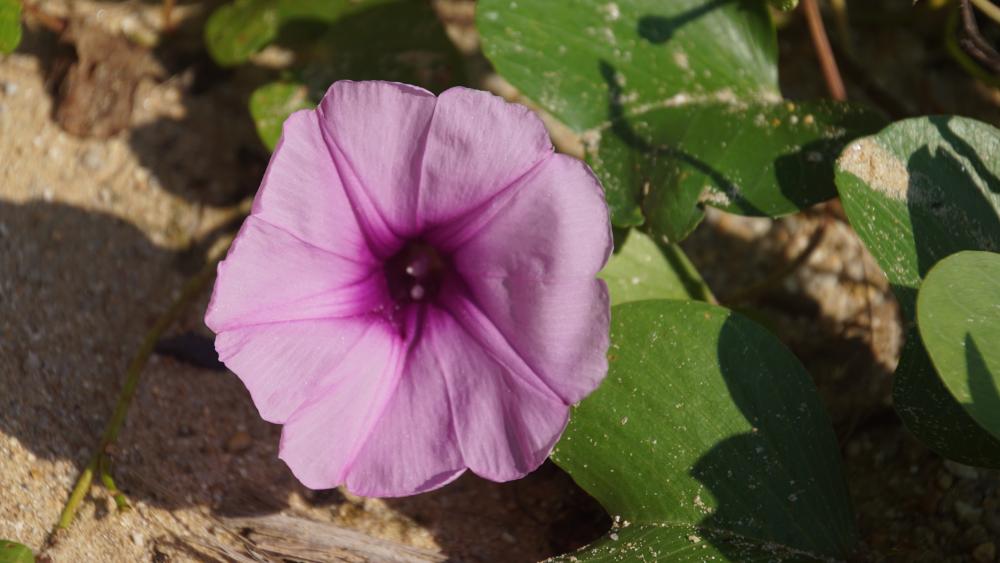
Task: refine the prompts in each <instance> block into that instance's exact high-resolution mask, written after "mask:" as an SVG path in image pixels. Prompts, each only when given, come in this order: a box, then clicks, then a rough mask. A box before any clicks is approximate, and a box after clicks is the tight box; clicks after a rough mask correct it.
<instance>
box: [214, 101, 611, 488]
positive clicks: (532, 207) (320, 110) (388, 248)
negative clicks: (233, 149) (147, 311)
mask: <svg viewBox="0 0 1000 563" xmlns="http://www.w3.org/2000/svg"><path fill="white" fill-rule="evenodd" d="M610 250H611V232H610V225H609V220H608V210H607V206H606V204H605V201H604V195H603V190H602V188H601V186H600V184H599V182H598V181H597V179H596V178H595V177H594V175H593V174H592V173H591V171H590V170H589V169H588V168H587V166H586V165H585V164H583V163H582V162H580V161H579V160H576V159H574V158H571V157H568V156H564V155H561V154H556V153H554V152H553V149H552V146H551V144H550V142H549V137H548V135H547V133H546V131H545V128H544V127H543V125H542V123H541V121H540V120H539V119H538V118H537V117H536V116H535V115H534V114H533V113H532V112H531V111H529V110H528V109H526V108H524V107H522V106H519V105H514V104H509V103H507V102H505V101H503V100H502V99H500V98H498V97H496V96H493V95H491V94H488V93H485V92H479V91H475V90H469V89H465V88H453V89H451V90H448V91H446V92H444V93H443V94H441V95H440V97H435V96H434V95H432V94H431V93H429V92H427V91H425V90H422V89H420V88H416V87H413V86H408V85H404V84H396V83H388V82H337V83H335V84H334V85H333V86H332V87H331V88H330V90H329V91H328V92H327V93H326V96H325V97H324V98H323V101H322V102H320V104H319V107H317V108H316V110H314V111H313V110H309V111H300V112H297V113H295V114H293V115H292V116H291V117H289V118H288V121H286V122H285V126H284V133H283V135H282V138H281V141H280V142H279V143H278V146H277V148H276V149H275V151H274V155H273V156H272V158H271V163H270V164H269V166H268V169H267V172H266V174H265V175H264V179H263V181H262V183H261V186H260V190H259V191H258V193H257V198H256V200H255V202H254V205H253V211H252V213H251V215H250V217H249V218H248V219H247V220H246V222H245V223H244V224H243V227H242V228H241V230H240V232H239V235H238V236H237V237H236V240H235V241H234V242H233V246H232V248H231V249H230V251H229V254H228V256H227V257H226V259H225V261H223V262H222V263H221V264H220V265H219V272H218V279H217V281H216V284H215V290H214V293H213V295H212V300H211V303H210V304H209V307H208V312H207V314H206V317H205V322H206V324H208V326H209V327H210V328H211V329H212V330H213V331H215V333H216V334H217V337H216V349H217V350H218V352H219V357H220V358H221V359H222V361H223V362H225V364H226V365H227V366H228V367H229V368H230V369H232V371H233V372H235V373H236V374H237V375H238V376H239V378H240V379H241V380H242V381H243V383H244V384H245V385H246V387H247V389H249V391H250V394H251V396H252V397H253V401H254V404H255V405H256V406H257V408H258V409H259V410H260V414H261V416H262V417H263V418H264V419H266V420H268V421H271V422H274V423H278V424H282V425H284V427H283V429H282V435H281V445H280V457H281V459H283V460H284V461H285V462H286V463H287V464H288V466H289V467H290V468H291V469H292V472H293V473H294V474H295V475H296V477H297V478H298V479H299V480H300V481H301V482H302V483H303V484H305V485H306V486H308V487H311V488H330V487H335V486H339V485H346V487H347V488H348V489H349V490H350V491H352V492H353V493H356V494H359V495H365V496H401V495H409V494H414V493H419V492H423V491H428V490H431V489H434V488H437V487H440V486H442V485H444V484H446V483H448V482H450V481H452V480H454V479H455V478H457V477H458V476H459V475H461V474H462V473H463V472H464V471H465V470H466V469H471V470H472V471H474V472H475V473H476V474H478V475H480V476H482V477H485V478H488V479H492V480H494V481H507V480H511V479H516V478H519V477H522V476H524V475H525V474H527V473H528V472H530V471H532V470H534V469H535V468H537V467H538V466H539V465H540V464H541V463H542V462H543V461H544V460H545V458H546V457H547V456H548V455H549V453H550V452H551V450H552V448H553V446H554V445H555V443H556V440H558V438H559V436H560V434H561V433H562V431H563V429H564V428H565V427H566V423H567V420H568V417H569V405H571V404H573V403H575V402H577V401H579V400H580V399H582V398H583V397H585V396H586V395H587V394H588V393H590V392H591V391H593V390H594V389H595V388H596V387H597V386H598V384H600V382H601V380H602V379H603V377H604V375H605V373H606V371H607V359H606V352H607V348H608V328H609V327H608V323H609V307H608V295H607V289H606V287H605V285H604V283H603V282H601V281H599V280H597V279H596V278H595V275H596V274H597V272H598V271H599V270H600V269H601V268H602V267H603V266H604V263H605V262H606V261H607V259H608V255H609V253H610Z"/></svg>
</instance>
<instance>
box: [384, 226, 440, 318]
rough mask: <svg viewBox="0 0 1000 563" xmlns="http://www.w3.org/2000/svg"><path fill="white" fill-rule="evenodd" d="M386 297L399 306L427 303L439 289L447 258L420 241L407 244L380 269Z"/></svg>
mask: <svg viewBox="0 0 1000 563" xmlns="http://www.w3.org/2000/svg"><path fill="white" fill-rule="evenodd" d="M383 269H384V271H385V280H386V283H387V284H388V286H389V295H390V296H391V297H392V298H393V299H394V300H395V301H396V303H399V304H407V303H422V302H427V301H430V300H432V299H434V297H435V296H436V295H437V293H438V291H440V289H441V284H442V282H443V281H444V277H445V274H446V273H447V271H448V260H447V257H446V256H444V255H442V254H441V253H440V252H438V251H437V249H435V248H434V247H433V246H431V245H429V244H427V243H426V242H424V241H421V240H415V241H410V242H407V243H406V244H405V245H404V246H403V248H401V249H400V250H399V252H397V253H396V254H395V255H393V256H392V258H389V259H388V260H386V262H385V265H384V266H383Z"/></svg>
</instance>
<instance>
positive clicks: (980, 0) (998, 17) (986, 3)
mask: <svg viewBox="0 0 1000 563" xmlns="http://www.w3.org/2000/svg"><path fill="white" fill-rule="evenodd" d="M971 2H972V5H973V6H975V7H976V8H979V11H980V12H982V13H984V14H986V17H988V18H990V19H991V20H993V21H995V22H997V23H1000V8H998V7H997V6H996V5H995V4H993V3H992V2H990V0H971Z"/></svg>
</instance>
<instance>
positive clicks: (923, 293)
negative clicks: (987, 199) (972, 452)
mask: <svg viewBox="0 0 1000 563" xmlns="http://www.w3.org/2000/svg"><path fill="white" fill-rule="evenodd" d="M917 326H919V328H920V335H921V337H923V342H924V345H925V346H926V347H927V351H928V352H929V353H930V357H931V360H932V361H933V362H934V367H935V368H936V369H937V373H938V375H939V376H940V377H941V380H942V381H944V384H945V386H947V388H948V390H949V391H950V392H951V394H952V395H953V396H954V397H955V398H956V399H957V400H958V402H959V403H960V404H961V405H962V407H963V408H964V409H965V410H966V412H968V413H969V415H970V416H971V417H972V419H973V420H975V421H976V422H977V423H979V425H980V426H982V427H983V428H984V429H985V430H986V431H987V432H989V433H990V434H992V435H993V437H994V438H997V439H1000V349H998V348H997V346H996V345H997V344H998V343H1000V254H996V253H993V252H976V251H965V252H959V253H957V254H953V255H951V256H949V257H948V258H945V259H944V260H942V261H940V262H938V263H937V265H935V266H934V267H933V268H932V269H931V271H930V272H929V273H928V274H927V277H926V279H924V283H923V285H922V286H920V293H919V295H918V296H917Z"/></svg>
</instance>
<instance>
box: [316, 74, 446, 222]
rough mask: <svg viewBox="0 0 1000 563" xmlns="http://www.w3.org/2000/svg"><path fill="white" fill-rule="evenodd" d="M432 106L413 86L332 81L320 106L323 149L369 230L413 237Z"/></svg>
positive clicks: (431, 97) (428, 96)
mask: <svg viewBox="0 0 1000 563" xmlns="http://www.w3.org/2000/svg"><path fill="white" fill-rule="evenodd" d="M435 103H436V98H435V97H434V95H433V94H431V93H430V92H428V91H426V90H423V89H421V88H417V87H415V86H408V85H406V84H397V83H394V82H375V81H371V82H351V81H348V80H341V81H339V82H335V83H334V84H333V85H332V86H330V89H329V90H328V91H327V93H326V95H325V96H324V97H323V100H322V101H321V102H320V104H319V107H318V108H317V111H318V112H319V115H320V119H321V122H322V124H323V127H324V131H325V132H326V138H327V140H328V141H329V142H328V143H327V146H328V148H330V150H331V152H332V153H333V155H334V160H335V162H336V163H337V167H338V169H339V170H340V171H341V172H342V173H343V175H344V181H345V185H346V187H347V190H348V195H349V196H350V198H351V203H352V205H353V207H354V208H355V210H359V211H360V213H362V214H363V215H364V216H365V217H366V218H368V219H369V220H370V221H372V223H373V224H372V225H371V226H369V227H368V228H369V229H370V230H379V229H381V228H382V227H381V226H384V227H385V228H388V229H389V230H390V231H392V232H393V233H395V234H396V235H397V236H400V237H409V236H413V235H415V234H416V224H415V221H414V219H415V217H416V200H417V186H418V182H419V181H420V163H421V161H422V159H423V150H424V138H425V135H426V134H427V128H428V126H429V125H430V122H431V116H432V115H433V114H434V106H435ZM376 222H377V225H376V224H375V223H376Z"/></svg>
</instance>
